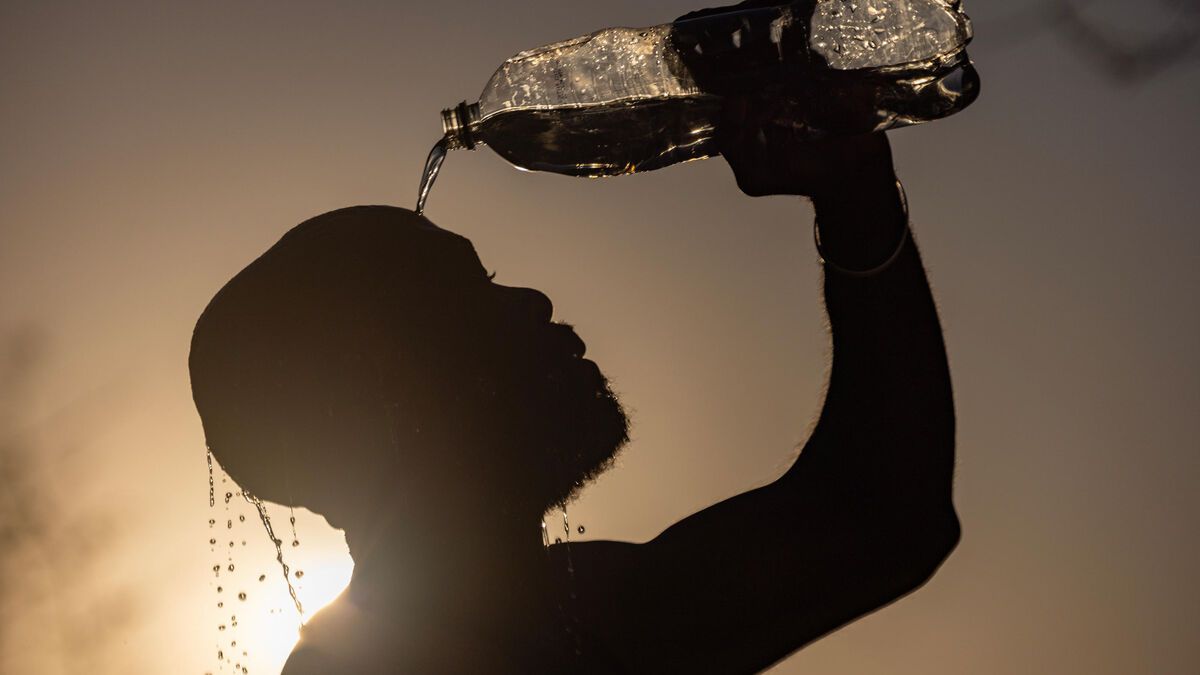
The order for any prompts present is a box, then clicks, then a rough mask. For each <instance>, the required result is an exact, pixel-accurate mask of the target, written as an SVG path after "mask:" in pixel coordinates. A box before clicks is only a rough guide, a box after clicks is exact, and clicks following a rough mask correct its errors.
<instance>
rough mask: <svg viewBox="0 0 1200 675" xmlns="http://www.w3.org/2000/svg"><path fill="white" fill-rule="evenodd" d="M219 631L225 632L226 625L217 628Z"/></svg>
mask: <svg viewBox="0 0 1200 675" xmlns="http://www.w3.org/2000/svg"><path fill="white" fill-rule="evenodd" d="M217 630H225V624H221V625H220V626H217Z"/></svg>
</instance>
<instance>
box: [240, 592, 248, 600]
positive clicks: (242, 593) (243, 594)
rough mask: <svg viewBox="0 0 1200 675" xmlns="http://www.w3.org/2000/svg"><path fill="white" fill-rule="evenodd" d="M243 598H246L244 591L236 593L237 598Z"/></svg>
mask: <svg viewBox="0 0 1200 675" xmlns="http://www.w3.org/2000/svg"><path fill="white" fill-rule="evenodd" d="M245 599H246V591H242V592H241V593H238V600H245Z"/></svg>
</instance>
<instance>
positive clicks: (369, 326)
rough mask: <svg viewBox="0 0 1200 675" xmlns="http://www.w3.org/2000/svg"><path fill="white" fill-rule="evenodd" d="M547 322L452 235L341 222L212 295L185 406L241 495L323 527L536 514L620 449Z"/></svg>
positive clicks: (409, 223) (294, 237)
mask: <svg viewBox="0 0 1200 675" xmlns="http://www.w3.org/2000/svg"><path fill="white" fill-rule="evenodd" d="M550 319H551V304H550V301H549V300H548V299H547V298H546V296H544V295H542V294H541V293H539V292H537V291H534V290H530V289H521V288H510V287H505V286H501V285H498V284H496V283H494V282H493V281H492V280H491V278H490V277H489V275H488V274H487V272H486V271H485V270H484V268H483V266H482V265H481V264H480V262H479V258H478V257H477V256H476V254H475V251H474V249H473V248H472V246H471V243H470V242H469V241H468V240H466V239H464V238H463V237H460V236H458V235H456V234H453V233H450V232H448V231H446V230H442V229H439V228H437V227H436V226H434V225H433V224H431V223H430V222H429V221H427V220H425V219H424V218H422V217H420V216H417V215H415V214H413V213H412V212H410V211H407V210H404V209H399V208H393V207H383V206H369V207H355V208H348V209H341V210H338V211H333V212H331V213H327V214H324V215H321V216H318V217H316V218H313V219H311V220H309V221H307V222H305V223H302V224H301V225H299V226H297V227H296V228H294V229H293V230H291V231H290V232H288V233H287V234H286V235H285V236H284V237H283V238H282V239H281V240H280V241H279V242H278V243H277V244H275V245H274V246H273V247H271V248H270V249H269V250H268V251H267V252H266V253H264V254H263V255H262V256H261V257H260V258H258V259H257V260H255V261H254V262H253V263H251V264H250V265H249V266H248V267H246V269H244V270H242V271H241V272H240V273H239V274H238V275H237V276H235V277H234V278H233V280H231V281H230V282H229V283H228V284H226V285H225V287H224V288H222V289H221V290H220V292H218V293H217V295H216V297H214V298H213V300H212V301H211V303H210V304H209V305H208V307H207V308H206V309H205V310H204V313H203V314H202V315H201V317H200V319H199V321H198V322H197V324H196V329H195V333H194V334H193V337H192V347H191V355H190V359H189V367H190V370H191V378H192V393H193V397H194V399H195V402H196V408H197V410H198V411H199V413H200V419H201V422H202V423H203V426H204V433H205V437H206V441H207V443H208V446H209V448H210V450H211V451H212V453H213V455H214V456H215V457H216V458H217V460H218V461H219V462H220V464H221V466H222V467H224V468H225V469H226V470H227V471H228V472H229V474H230V475H231V476H232V477H233V478H234V480H236V481H237V482H238V484H239V485H241V486H242V487H243V488H244V489H246V490H248V491H250V492H251V493H253V494H255V495H257V496H258V497H260V498H262V499H266V500H269V501H274V502H280V503H285V504H292V505H303V506H306V507H308V508H310V509H311V510H313V511H316V512H319V513H323V514H324V515H326V516H327V517H328V518H329V520H330V522H331V523H333V524H334V525H336V526H341V527H347V528H349V527H353V526H354V524H355V523H357V522H361V521H364V520H368V521H369V520H370V519H371V518H372V517H376V516H375V514H374V511H375V510H378V509H394V508H408V509H412V510H413V511H414V513H417V514H420V513H427V512H433V511H437V510H439V509H444V508H447V507H451V508H458V509H461V508H462V505H463V504H471V505H476V506H478V505H489V506H490V507H494V508H495V509H497V510H503V511H505V512H508V513H512V514H516V515H521V516H526V515H533V516H536V515H538V514H540V513H541V511H542V510H544V509H546V508H548V507H550V506H552V505H554V504H556V503H558V502H560V501H563V500H565V499H567V498H568V497H569V496H570V495H571V493H572V492H573V491H575V490H576V489H578V488H579V486H581V485H582V484H583V483H584V482H586V481H587V480H588V479H589V478H591V477H593V476H594V475H595V474H597V473H598V472H599V471H601V470H603V469H604V468H605V467H606V466H607V465H608V463H609V462H610V460H611V459H612V457H613V456H614V454H615V453H616V451H617V450H618V449H619V448H620V446H621V445H622V444H623V443H624V442H625V440H626V438H627V428H626V420H625V416H624V414H623V412H622V410H621V408H620V406H619V404H618V403H617V401H616V399H615V398H614V396H613V395H612V393H611V391H610V390H609V388H608V385H607V383H606V381H605V379H604V378H603V376H602V375H601V374H600V371H599V370H598V369H597V368H596V366H595V364H593V363H592V362H591V361H587V360H584V359H583V358H581V357H582V354H583V349H584V347H583V343H582V342H581V341H580V340H579V338H578V337H577V336H576V335H575V333H574V332H573V331H572V330H571V329H570V328H569V327H568V326H566V325H562V324H555V323H551V320H550ZM397 505H401V506H399V507H398V506H397ZM418 517H419V516H418Z"/></svg>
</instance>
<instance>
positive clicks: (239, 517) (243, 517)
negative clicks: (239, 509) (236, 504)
mask: <svg viewBox="0 0 1200 675" xmlns="http://www.w3.org/2000/svg"><path fill="white" fill-rule="evenodd" d="M238 521H239V522H243V523H244V522H246V516H238Z"/></svg>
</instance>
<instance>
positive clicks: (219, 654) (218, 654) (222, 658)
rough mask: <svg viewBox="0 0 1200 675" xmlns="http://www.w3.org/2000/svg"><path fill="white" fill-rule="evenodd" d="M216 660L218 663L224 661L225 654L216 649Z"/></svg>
mask: <svg viewBox="0 0 1200 675" xmlns="http://www.w3.org/2000/svg"><path fill="white" fill-rule="evenodd" d="M217 659H218V660H220V661H224V660H225V652H223V651H221V650H220V649H218V650H217Z"/></svg>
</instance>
